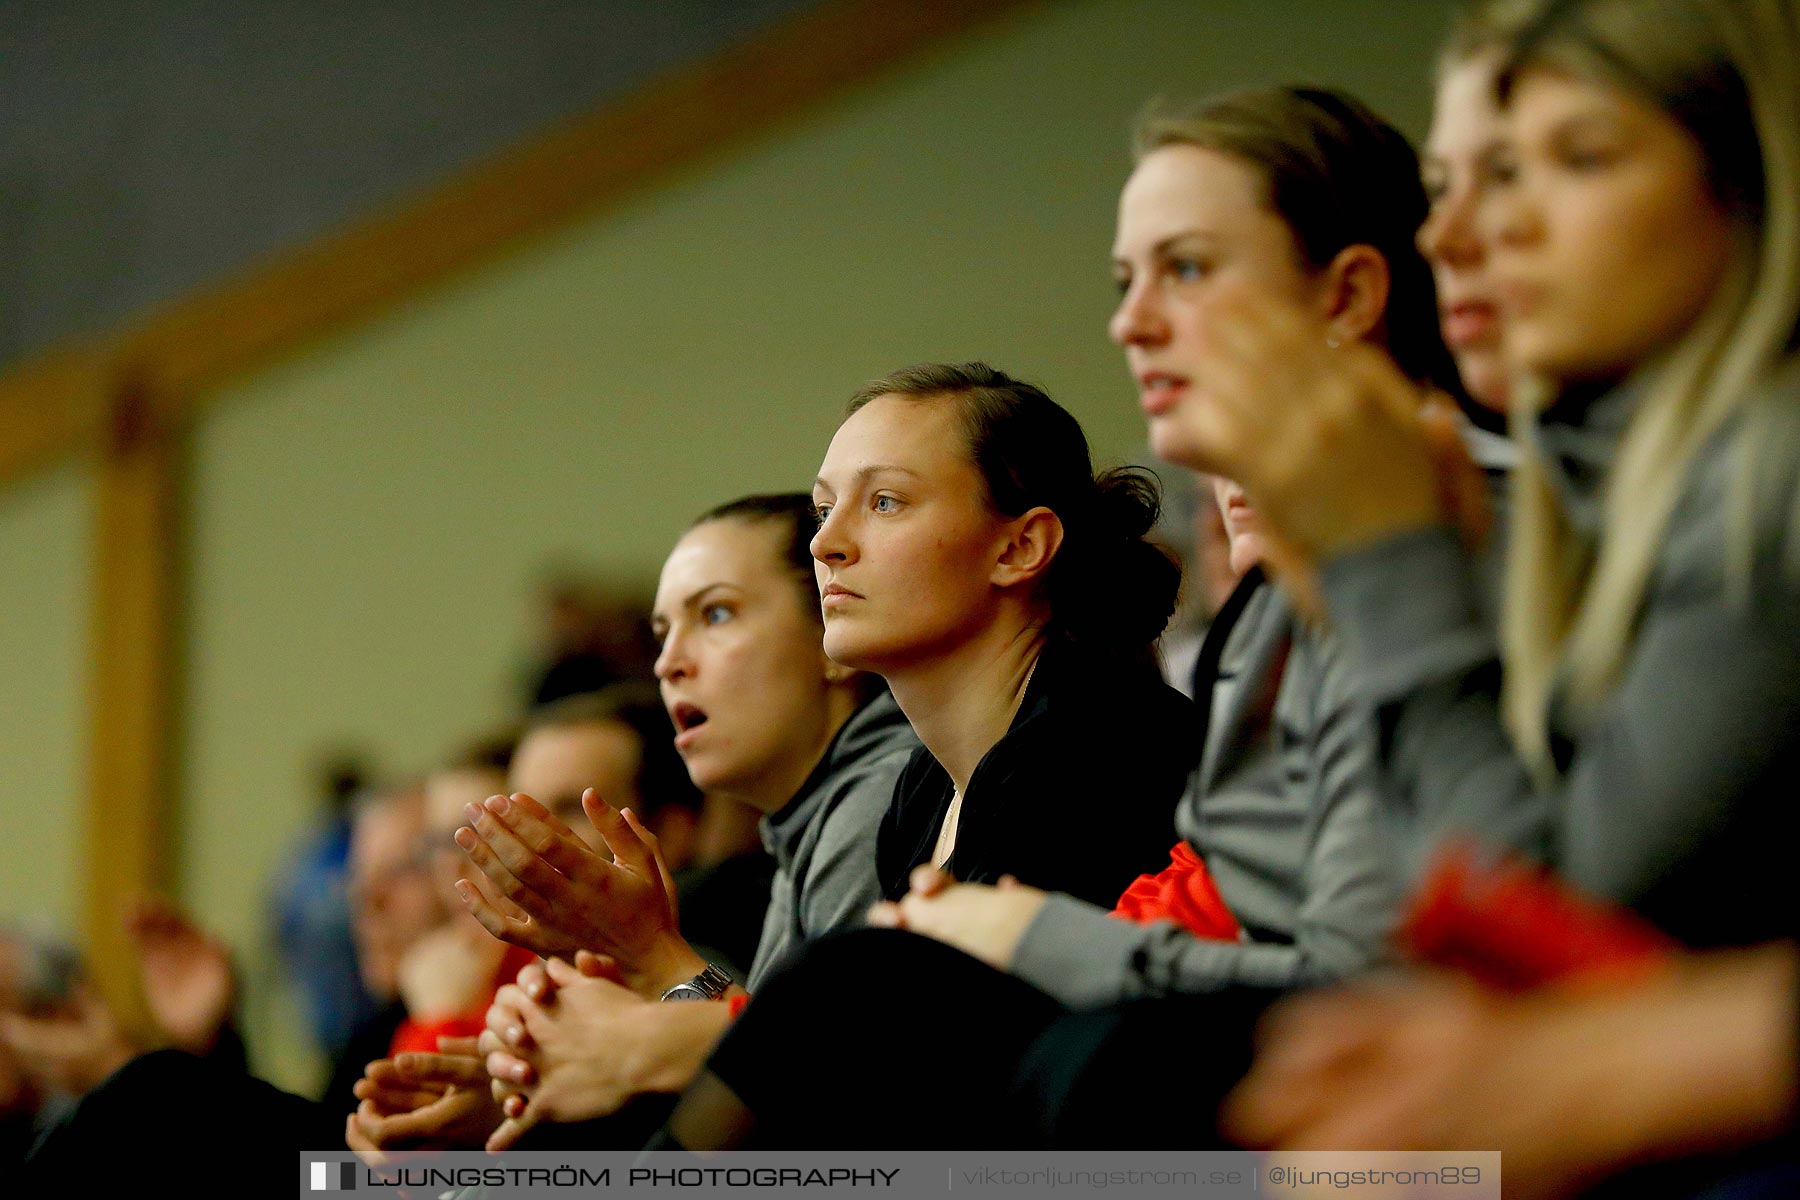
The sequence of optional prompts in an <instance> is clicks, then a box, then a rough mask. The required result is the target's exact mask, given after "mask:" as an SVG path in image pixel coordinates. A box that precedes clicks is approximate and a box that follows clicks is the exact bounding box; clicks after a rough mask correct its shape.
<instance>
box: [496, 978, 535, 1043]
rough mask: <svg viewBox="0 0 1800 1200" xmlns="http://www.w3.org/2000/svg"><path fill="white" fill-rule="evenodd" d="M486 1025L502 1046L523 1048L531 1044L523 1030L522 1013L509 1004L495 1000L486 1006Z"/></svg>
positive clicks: (528, 1035) (529, 1038)
mask: <svg viewBox="0 0 1800 1200" xmlns="http://www.w3.org/2000/svg"><path fill="white" fill-rule="evenodd" d="M516 990H517V989H515V992H516ZM487 1027H488V1032H489V1033H491V1034H493V1035H494V1036H495V1037H496V1038H498V1039H500V1044H501V1045H502V1046H504V1047H507V1048H509V1049H524V1048H525V1047H527V1046H529V1045H531V1035H530V1034H528V1033H526V1032H525V1017H524V1014H523V1013H522V1012H520V1010H519V1009H517V1008H515V1007H513V1006H512V1005H510V1004H501V1003H500V1002H499V1001H498V1000H496V1001H495V1002H494V1004H492V1005H491V1006H490V1007H489V1008H488V1011H487Z"/></svg>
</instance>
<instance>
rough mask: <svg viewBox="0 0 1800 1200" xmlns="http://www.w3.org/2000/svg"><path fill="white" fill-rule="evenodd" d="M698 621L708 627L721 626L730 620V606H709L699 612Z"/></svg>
mask: <svg viewBox="0 0 1800 1200" xmlns="http://www.w3.org/2000/svg"><path fill="white" fill-rule="evenodd" d="M700 619H701V620H702V621H705V622H706V623H707V624H708V625H722V624H724V623H725V622H726V621H729V620H731V606H730V605H728V604H709V605H707V606H706V607H705V608H703V609H701V610H700Z"/></svg>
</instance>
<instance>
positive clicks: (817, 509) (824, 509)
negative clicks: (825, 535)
mask: <svg viewBox="0 0 1800 1200" xmlns="http://www.w3.org/2000/svg"><path fill="white" fill-rule="evenodd" d="M830 515H831V505H829V504H815V505H813V521H814V522H816V523H817V524H819V525H823V524H825V518H826V517H829V516H830Z"/></svg>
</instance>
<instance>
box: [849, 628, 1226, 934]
mask: <svg viewBox="0 0 1800 1200" xmlns="http://www.w3.org/2000/svg"><path fill="white" fill-rule="evenodd" d="M1197 720H1198V718H1197V716H1196V713H1195V711H1194V706H1193V704H1192V702H1191V701H1189V700H1188V699H1187V697H1185V696H1183V695H1182V694H1181V693H1180V692H1177V691H1176V690H1175V689H1173V688H1171V687H1169V686H1168V685H1167V684H1165V683H1164V682H1163V681H1162V679H1161V677H1160V676H1159V675H1158V674H1157V672H1156V670H1155V668H1154V667H1153V666H1151V665H1149V664H1138V663H1125V662H1121V661H1119V660H1118V659H1116V658H1114V659H1107V658H1102V657H1099V656H1097V655H1093V654H1090V653H1086V652H1083V651H1081V650H1079V649H1077V648H1075V647H1073V646H1069V645H1066V644H1052V645H1051V646H1049V647H1047V648H1046V649H1045V650H1044V653H1043V656H1042V657H1041V658H1040V659H1039V660H1038V665H1037V668H1036V670H1035V671H1034V673H1033V674H1032V678H1031V685H1030V687H1029V688H1027V689H1026V692H1025V699H1024V701H1023V703H1021V704H1020V705H1019V711H1018V713H1017V715H1015V716H1014V717H1013V722H1012V725H1011V726H1010V727H1009V728H1008V729H1007V731H1006V736H1004V737H1002V738H1001V739H1000V740H999V741H998V742H996V743H995V744H994V745H993V747H992V748H990V749H989V750H988V752H987V753H986V754H985V755H983V756H982V759H981V761H980V763H978V764H977V765H976V767H975V773H974V774H973V775H972V776H971V777H970V779H969V793H968V795H966V796H964V797H963V804H962V813H961V815H960V816H959V817H958V820H957V831H956V848H955V850H954V851H953V852H952V853H951V855H950V861H949V863H948V864H947V866H948V868H949V870H950V873H951V874H952V875H954V876H956V878H958V879H960V880H963V881H965V882H971V883H993V882H996V881H997V880H998V879H999V878H1000V877H1001V876H1002V875H1014V876H1017V877H1018V879H1019V881H1020V882H1021V883H1026V884H1030V885H1031V886H1033V887H1038V888H1043V889H1045V890H1046V891H1053V892H1066V893H1068V894H1069V895H1072V896H1076V897H1079V898H1080V899H1083V900H1087V901H1089V902H1091V903H1094V904H1101V905H1104V906H1106V907H1108V908H1111V907H1112V906H1113V904H1115V903H1116V902H1117V901H1118V899H1119V895H1120V893H1122V892H1123V891H1124V890H1125V888H1126V886H1127V885H1128V884H1130V883H1131V881H1132V880H1134V879H1136V878H1137V877H1138V876H1139V875H1142V874H1146V873H1154V872H1156V871H1160V870H1161V869H1162V868H1163V867H1164V866H1166V865H1168V861H1169V847H1170V846H1172V845H1174V843H1175V806H1176V803H1177V802H1178V801H1179V800H1180V798H1181V794H1182V789H1183V787H1184V786H1185V785H1186V782H1187V776H1188V772H1189V771H1190V770H1192V769H1193V766H1194V762H1195V759H1196V757H1197V747H1196V741H1195V737H1194V732H1195V729H1196V722H1197ZM954 792H955V786H954V785H953V784H952V783H951V781H950V774H949V772H947V771H945V770H944V768H943V767H942V766H940V765H939V764H938V761H937V760H936V759H935V758H933V757H932V756H931V752H930V751H929V750H925V749H920V750H919V751H917V752H916V753H915V754H914V755H913V757H912V761H911V762H909V763H908V764H907V766H906V770H905V771H904V772H903V773H902V774H901V776H900V782H899V785H898V786H897V787H896V788H895V791H894V802H893V804H892V805H891V806H890V807H889V809H888V812H887V816H886V818H885V819H884V820H883V821H882V824H881V835H880V840H879V841H878V842H877V845H876V868H877V871H878V872H879V874H880V877H881V888H882V892H883V894H884V895H886V896H887V897H888V898H889V899H890V900H892V899H898V898H899V897H901V896H903V895H905V894H906V891H907V878H908V876H909V875H910V874H911V872H912V869H913V868H914V867H916V866H918V865H919V864H920V863H925V862H930V861H931V854H932V850H933V849H934V848H935V846H936V844H937V837H938V832H939V830H940V828H941V827H942V826H943V823H944V816H945V814H946V813H947V812H948V811H949V809H950V800H951V797H952V795H953V794H954Z"/></svg>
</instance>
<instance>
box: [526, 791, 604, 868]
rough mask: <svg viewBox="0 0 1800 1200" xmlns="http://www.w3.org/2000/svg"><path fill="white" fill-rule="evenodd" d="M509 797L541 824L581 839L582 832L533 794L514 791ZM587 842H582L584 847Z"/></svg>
mask: <svg viewBox="0 0 1800 1200" xmlns="http://www.w3.org/2000/svg"><path fill="white" fill-rule="evenodd" d="M508 798H509V799H510V800H511V801H512V802H513V804H514V805H516V806H517V807H518V808H519V809H520V810H521V811H523V812H525V813H528V814H530V816H531V818H532V819H533V820H535V821H538V822H539V823H541V824H544V825H547V826H549V827H550V828H551V829H554V830H556V831H557V832H558V833H565V834H567V835H568V836H570V837H572V838H575V839H576V840H578V841H579V840H580V837H581V835H580V834H578V833H576V832H575V831H574V830H573V829H570V828H569V826H568V824H567V823H566V822H564V821H563V819H562V818H561V817H559V816H557V815H556V814H555V813H553V812H551V811H550V810H549V809H547V808H545V807H544V806H543V805H542V804H540V803H538V801H537V800H535V799H533V798H532V797H531V796H528V795H526V794H525V793H524V792H514V793H513V794H512V795H511V796H510V797H508ZM586 844H587V843H585V842H583V843H582V845H583V846H584V847H585V846H586ZM588 853H590V854H591V853H593V851H591V850H590V851H588Z"/></svg>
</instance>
